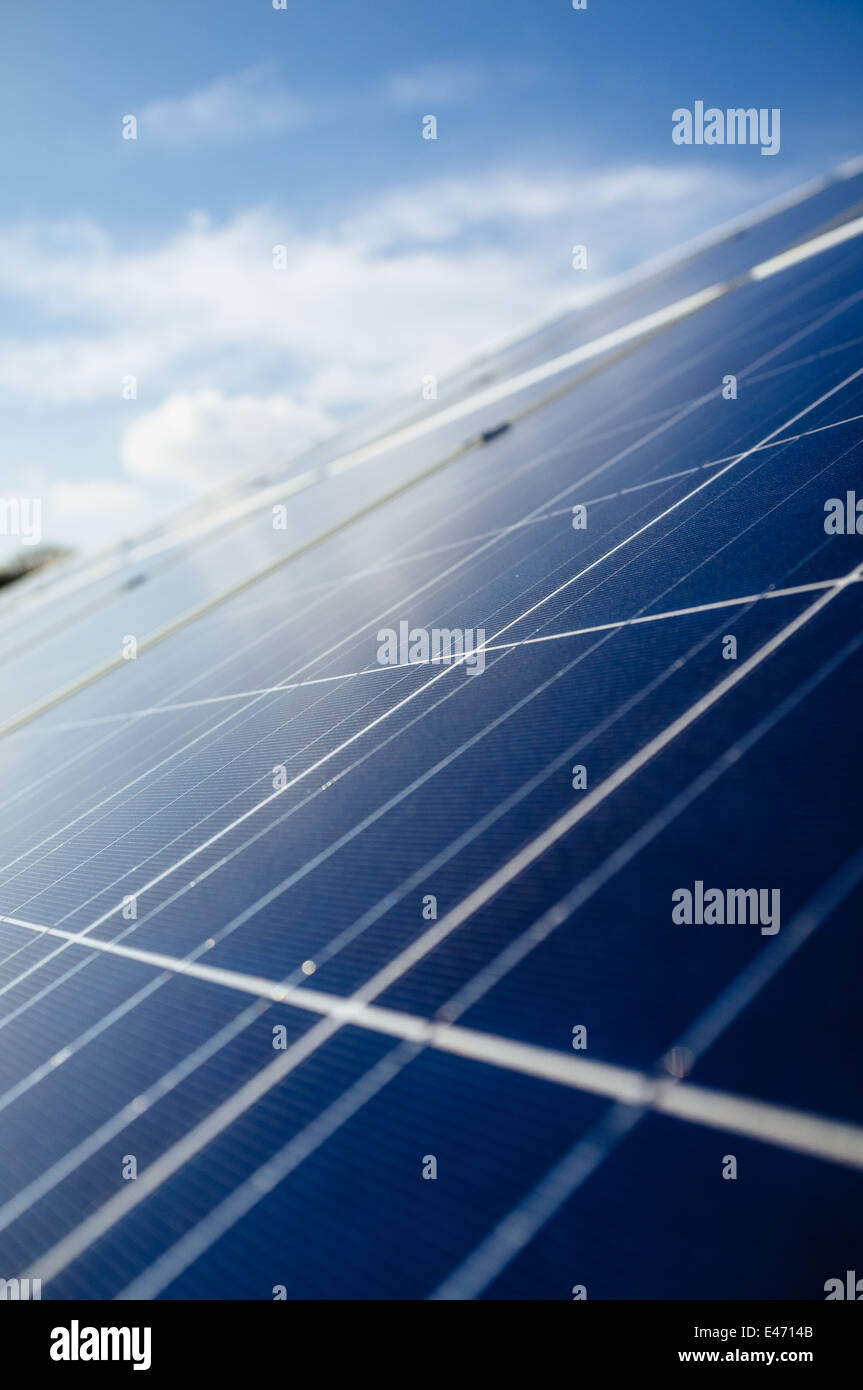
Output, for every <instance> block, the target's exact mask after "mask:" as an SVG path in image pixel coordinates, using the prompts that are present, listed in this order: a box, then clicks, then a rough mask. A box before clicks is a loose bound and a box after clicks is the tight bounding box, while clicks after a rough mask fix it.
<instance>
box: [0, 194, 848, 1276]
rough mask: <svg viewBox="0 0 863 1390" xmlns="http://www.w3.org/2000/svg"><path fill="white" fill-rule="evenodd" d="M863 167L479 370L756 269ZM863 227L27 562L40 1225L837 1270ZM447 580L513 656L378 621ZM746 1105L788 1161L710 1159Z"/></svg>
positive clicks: (218, 1269) (20, 651)
mask: <svg viewBox="0 0 863 1390" xmlns="http://www.w3.org/2000/svg"><path fill="white" fill-rule="evenodd" d="M859 184H860V176H859V175H849V176H847V177H845V178H842V179H839V180H835V181H833V182H830V183H828V184H826V185H825V186H824V187H823V188H821V189H820V190H816V191H814V192H812V193H811V194H810V195H809V196H808V197H806V198H805V199H803V200H801V201H799V202H797V203H795V204H793V205H791V206H789V207H787V208H786V209H785V210H783V211H778V212H776V213H775V214H774V215H773V216H771V217H768V218H763V219H762V220H760V221H758V222H756V223H754V224H753V225H752V226H750V227H748V228H744V229H741V230H740V231H739V232H738V234H737V235H735V236H732V237H726V238H725V239H723V240H720V241H718V242H717V243H716V244H714V245H712V246H707V247H706V248H705V249H703V250H701V251H700V252H698V253H697V254H693V255H691V256H690V257H688V258H687V259H684V260H682V261H680V262H678V263H676V264H675V265H672V266H668V267H666V268H664V269H662V270H659V271H656V272H655V273H654V274H653V275H651V276H649V277H647V278H646V279H643V280H642V281H640V282H638V283H637V284H635V285H632V286H629V287H627V288H622V289H621V290H620V291H619V292H618V294H617V295H616V296H614V297H612V298H611V299H609V300H608V301H607V302H601V303H599V304H597V305H595V306H593V307H592V308H591V309H589V310H585V311H583V312H582V314H581V315H580V316H579V317H578V319H575V318H572V317H569V318H566V319H563V320H561V321H560V322H558V323H557V324H555V325H552V326H551V327H550V328H549V329H548V330H547V331H546V332H545V333H544V334H538V335H534V336H533V337H532V338H530V339H527V340H525V341H523V342H522V343H521V344H518V345H515V346H513V347H512V348H507V349H505V350H503V351H502V352H501V353H500V355H499V357H498V358H497V359H496V360H493V361H490V362H488V363H484V364H478V365H475V367H472V368H471V370H470V371H469V372H467V373H465V374H464V376H463V377H461V378H453V380H452V381H451V382H450V383H448V385H447V387H446V389H445V390H444V392H443V393H442V401H441V406H442V408H443V409H444V410H446V408H447V407H448V406H452V405H453V404H454V403H457V402H458V401H463V400H467V399H468V398H469V396H470V391H471V390H473V389H476V390H478V391H482V390H483V389H486V388H487V387H488V385H489V382H497V383H501V382H505V380H506V378H507V377H508V376H510V375H512V374H513V373H518V372H524V371H525V370H527V369H529V368H530V367H533V366H538V365H541V364H542V363H543V362H546V361H547V360H548V359H549V358H550V357H553V356H554V355H555V354H560V353H567V352H571V351H572V350H573V349H574V348H578V347H580V346H583V345H584V344H586V343H590V342H592V341H594V340H596V339H601V338H602V336H603V335H604V334H608V333H612V332H615V331H616V330H618V329H621V328H623V327H625V325H627V324H628V323H632V322H634V321H635V320H637V319H639V318H640V317H642V316H643V315H645V314H649V313H655V312H656V311H658V310H660V309H662V308H664V307H665V306H667V305H669V304H672V303H674V302H676V301H677V300H679V299H681V298H683V297H685V296H686V295H690V294H692V293H695V292H697V291H700V290H704V289H705V288H706V287H708V286H710V285H713V284H716V283H725V282H728V281H731V280H734V279H735V277H743V276H744V275H745V272H746V271H748V270H749V269H751V267H752V266H753V265H755V264H756V263H758V262H759V261H761V260H764V259H765V258H768V257H771V256H775V255H777V254H779V253H780V252H782V251H784V250H786V249H787V248H788V247H789V246H792V245H794V243H795V242H799V241H803V240H805V239H806V238H809V237H812V236H816V235H818V234H819V233H820V232H823V231H824V230H825V228H829V227H831V226H833V225H834V224H835V223H836V222H838V223H839V224H841V223H842V220H843V218H847V219H850V218H852V217H854V216H856V205H857V202H858V200H859V197H860V188H859ZM861 256H863V241H861V238H860V237H859V236H848V237H846V238H845V239H844V240H840V241H837V243H836V244H835V245H824V246H822V247H820V249H819V250H818V252H817V254H811V255H808V256H806V257H805V258H801V259H800V260H799V262H798V263H794V264H789V265H788V266H787V267H786V268H783V269H782V270H781V271H777V273H775V274H772V275H770V276H769V277H766V278H753V279H749V280H741V283H740V284H739V285H737V286H736V287H735V288H734V289H733V290H730V291H728V292H727V293H723V294H721V295H719V296H717V297H716V298H715V299H714V300H713V301H712V302H709V303H705V304H704V305H703V306H702V307H700V308H699V309H698V311H697V312H693V313H691V314H689V315H687V316H685V317H680V318H679V319H676V320H675V321H670V322H669V323H668V324H667V325H666V326H664V327H663V329H662V331H656V332H651V333H650V334H648V335H646V336H644V337H641V338H636V339H633V340H632V341H628V342H625V343H622V344H621V345H620V346H619V347H614V348H612V347H609V348H604V349H602V350H601V351H600V352H598V354H597V355H596V356H595V357H592V358H589V359H585V361H584V364H583V365H582V366H580V367H578V368H574V369H572V370H569V369H567V370H566V371H564V372H562V373H558V374H552V373H549V374H546V375H545V376H542V378H541V379H537V380H536V381H535V382H532V383H530V384H527V385H524V386H523V387H522V388H521V389H519V390H516V391H512V392H507V391H506V390H503V391H502V392H501V394H500V396H499V399H497V400H496V401H494V402H491V403H486V404H484V405H483V404H478V405H477V406H476V408H475V409H473V408H467V406H466V407H465V408H464V410H463V411H462V412H461V413H458V414H457V415H456V417H455V418H452V419H448V418H447V417H446V416H442V417H441V421H440V423H439V425H438V427H436V428H431V427H428V428H426V427H424V432H422V433H418V434H417V435H416V436H415V437H414V438H413V439H411V440H408V441H405V442H403V443H401V444H398V443H395V444H393V445H392V446H387V447H385V448H384V447H382V448H381V449H380V450H379V451H378V452H377V453H375V454H373V455H370V456H369V457H368V458H367V459H366V460H365V461H364V462H360V463H357V466H356V467H354V468H351V469H349V470H347V471H342V472H340V471H337V470H336V469H331V470H330V472H329V474H328V475H327V476H326V477H320V478H317V479H315V480H312V481H310V482H309V485H308V486H304V487H303V488H302V489H301V490H297V491H295V492H294V493H293V495H291V491H290V488H291V483H290V475H291V473H292V472H296V469H292V468H286V470H285V475H284V479H283V485H284V488H285V503H284V505H285V507H286V521H287V526H286V528H285V529H284V530H281V529H276V528H274V526H273V514H272V503H273V500H274V498H275V499H276V502H277V500H278V495H279V494H278V489H279V487H280V486H282V484H280V483H279V480H277V479H267V480H265V481H264V482H262V486H263V487H265V488H266V492H265V493H261V494H259V495H258V500H259V501H260V505H255V506H250V507H247V508H244V507H240V508H239V511H238V512H237V513H236V514H235V515H233V516H232V517H228V518H226V517H225V516H224V515H223V514H222V513H221V512H218V508H217V509H216V512H218V515H219V516H220V517H221V520H219V522H218V524H216V523H215V520H214V524H213V525H212V527H209V528H207V527H204V528H203V529H201V530H200V531H199V532H198V533H197V534H196V535H191V534H189V535H185V538H184V539H179V538H175V539H174V540H172V539H171V538H170V533H169V532H167V533H166V540H165V545H164V546H163V547H161V548H160V547H159V546H156V548H155V551H152V550H151V554H150V558H149V559H142V558H141V557H140V556H139V557H138V559H137V560H136V559H135V558H134V552H133V551H130V552H129V553H128V554H127V555H126V556H125V558H123V557H117V556H115V557H113V558H108V559H107V560H106V561H105V562H104V564H103V567H102V569H101V571H97V570H95V567H94V573H93V575H92V577H91V579H90V581H89V582H87V580H86V571H80V570H79V572H78V574H79V577H78V578H77V579H76V578H75V573H74V571H73V570H71V569H69V570H66V571H64V570H58V572H57V574H56V577H55V580H54V581H53V582H54V585H55V586H56V595H57V596H56V602H55V601H54V600H52V585H51V583H49V582H47V581H40V582H39V583H36V582H35V581H33V582H31V583H30V585H29V586H24V587H23V588H22V589H21V596H20V597H19V598H17V599H16V598H15V596H14V594H13V595H9V596H8V597H7V600H6V602H5V603H4V605H3V607H2V609H0V623H2V628H0V632H2V640H3V643H4V649H5V650H6V651H7V653H8V660H7V661H6V662H5V663H4V665H5V668H6V681H5V683H4V690H3V695H2V709H0V720H5V721H6V722H5V724H4V726H3V737H2V757H3V761H4V770H5V776H4V779H3V786H4V791H3V794H2V796H0V815H2V817H3V856H2V864H0V914H2V916H0V1115H2V1120H3V1123H2V1125H0V1250H2V1262H3V1267H4V1268H9V1269H10V1270H11V1269H13V1268H14V1269H15V1270H19V1271H21V1272H22V1273H23V1272H24V1271H27V1272H29V1273H30V1274H31V1276H32V1277H40V1278H42V1279H43V1286H44V1291H43V1296H46V1297H54V1298H106V1297H109V1298H110V1297H116V1296H126V1297H168V1298H189V1297H191V1298H264V1299H267V1298H271V1297H272V1295H273V1287H274V1286H275V1285H283V1286H284V1287H285V1289H286V1291H287V1295H288V1296H289V1297H302V1298H315V1297H323V1298H326V1297H347V1298H375V1297H378V1298H402V1297H420V1298H421V1297H492V1298H495V1297H503V1298H507V1297H510V1298H511V1297H515V1298H533V1297H552V1298H553V1297H564V1298H565V1297H568V1296H569V1291H570V1289H571V1287H572V1285H573V1284H576V1283H584V1284H586V1285H588V1286H589V1287H590V1289H591V1296H596V1297H618V1298H627V1297H650V1296H653V1297H656V1296H659V1297H668V1298H680V1297H704V1298H709V1297H717V1296H720V1295H721V1296H728V1291H729V1289H730V1290H731V1291H732V1292H733V1294H734V1295H735V1296H740V1297H792V1298H793V1297H815V1296H818V1295H819V1291H820V1288H821V1283H823V1270H824V1269H828V1268H830V1269H832V1268H834V1267H835V1268H837V1269H839V1268H845V1265H843V1264H842V1261H843V1260H846V1259H847V1251H848V1243H849V1240H851V1242H852V1244H853V1238H854V1236H855V1235H859V1230H856V1231H855V1230H854V1229H853V1217H851V1216H849V1212H852V1211H853V1210H855V1209H859V1201H857V1203H856V1207H855V1201H854V1199H855V1196H857V1197H859V1181H860V1179H859V1170H860V1168H861V1166H863V1129H861V1128H860V1124H861V1115H860V1114H859V1110H860V1102H859V1088H857V1089H855V1086H854V1078H855V1074H856V1069H855V1066H854V1062H853V1057H854V1043H855V1039H856V1020H855V1017H854V1008H853V998H852V996H851V992H850V990H849V989H848V987H847V983H846V982H847V981H848V979H849V978H850V977H851V973H852V968H853V964H854V959H855V941H854V919H855V911H856V909H857V906H858V904H859V900H860V899H859V881H860V879H861V878H863V861H861V860H860V847H859V840H858V833H857V824H858V823H859V815H858V813H859V806H858V802H859V790H858V788H857V785H856V779H855V776H854V767H853V761H852V760H850V759H849V758H848V756H847V749H848V747H849V746H853V738H854V730H855V719H856V706H857V703H858V702H857V701H856V700H855V698H854V691H855V687H856V684H857V682H858V681H859V677H860V672H861V661H863V650H861V649H863V637H861V635H860V630H859V628H860V624H859V605H860V601H861V599H860V592H861V591H860V586H859V584H858V582H857V579H858V575H857V567H859V566H861V565H863V548H861V542H860V540H859V538H858V537H857V536H856V534H853V535H843V536H831V535H828V534H827V533H826V532H825V527H824V515H825V512H824V503H825V501H826V500H827V499H829V498H832V497H840V498H844V496H845V493H846V491H848V490H853V489H854V487H855V485H856V481H857V470H858V469H859V458H860V453H859V441H860V439H861V434H863V431H861V423H863V404H861V401H863V376H861V375H859V373H860V372H861V370H863V369H861V368H860V366H859V359H860V353H859V348H860V343H861V341H863V298H861V294H860V291H859V288H858V287H859V280H860V265H861ZM477 373H478V374H479V376H480V377H482V378H483V379H482V380H477V379H476V376H477ZM729 374H732V375H733V376H734V377H736V380H737V387H738V389H737V395H736V398H735V399H726V398H724V397H723V394H722V384H723V380H724V379H726V378H727V376H728V375H729ZM407 419H408V415H407V413H406V411H405V408H404V406H399V407H394V408H393V412H392V414H391V415H390V416H389V417H387V416H386V415H385V414H383V413H381V414H379V415H378V416H377V417H374V421H371V422H367V423H366V424H365V425H362V426H358V427H356V429H355V431H354V433H353V435H351V434H350V432H348V433H347V434H346V435H345V436H344V437H343V439H342V440H341V442H340V443H339V444H336V445H333V446H329V452H328V448H327V447H325V446H322V447H321V448H320V449H319V450H318V451H317V453H316V454H315V455H314V465H313V466H315V467H318V466H321V467H323V466H326V465H327V464H336V465H337V464H338V460H339V458H340V457H343V456H344V454H345V453H346V452H347V451H349V450H350V449H351V448H355V447H357V446H358V445H359V444H361V443H362V442H363V441H364V438H365V436H364V435H363V430H366V431H368V432H371V431H373V428H378V427H379V428H380V429H381V431H383V432H384V433H385V432H386V431H387V430H397V429H399V428H401V427H403V426H404V425H405V423H406V421H407ZM500 423H508V424H509V428H508V429H507V430H506V431H505V432H502V433H500V434H499V435H497V436H496V437H495V438H493V439H491V440H489V442H487V443H483V442H482V441H481V440H480V439H479V437H478V436H479V435H481V434H482V432H483V431H486V430H491V429H492V428H493V427H494V426H495V425H496V424H500ZM340 451H341V452H340ZM299 466H300V465H298V467H299ZM274 489H275V491H274ZM262 499H263V500H262ZM233 500H234V502H236V500H237V499H233ZM223 501H224V499H223ZM219 505H220V506H221V505H222V503H220V504H219ZM578 506H582V507H584V508H585V509H586V519H587V525H586V527H584V528H577V527H574V525H573V516H574V514H573V508H574V507H578ZM216 512H214V518H215V515H216ZM310 541H311V542H313V543H311V544H310V543H309V542H310ZM145 549H146V547H141V551H142V553H143V551H144V550H145ZM135 575H139V577H140V581H141V582H136V583H134V584H131V585H130V584H129V582H128V581H129V580H130V578H134V577H135ZM402 622H404V623H407V624H408V625H409V626H410V627H413V628H427V629H430V628H447V629H460V630H464V629H469V630H470V631H471V632H472V633H474V634H476V633H479V632H481V633H482V634H483V636H482V638H481V639H478V640H481V641H482V642H483V644H484V646H483V652H482V655H483V665H484V669H483V670H482V671H481V672H476V673H474V674H471V672H470V669H469V666H467V665H466V664H465V663H462V664H456V665H453V664H446V663H443V664H442V663H437V664H435V663H431V664H428V663H426V664H424V663H422V662H410V661H408V662H402V663H401V664H398V665H395V666H387V665H381V664H380V662H379V661H378V647H379V644H380V641H381V637H380V634H381V631H382V630H384V629H387V628H394V629H398V627H399V624H400V623H402ZM153 634H157V635H158V640H157V641H151V640H148V639H150V638H151V637H152V635H153ZM128 635H133V636H137V638H138V639H139V641H140V646H141V650H140V653H139V655H138V657H137V659H135V660H129V661H124V660H122V658H119V657H118V654H119V652H120V649H121V644H122V643H123V642H124V641H125V640H126V639H127V637H128ZM731 638H733V639H734V641H735V642H736V658H735V659H733V660H727V659H726V656H727V655H728V643H729V639H731ZM579 768H582V769H583V776H582V779H581V781H579V777H578V776H577V775H576V774H577V769H579ZM696 881H701V882H703V883H704V884H706V885H708V884H709V885H713V884H722V885H725V884H729V885H737V884H740V885H751V884H759V885H763V886H764V887H765V888H770V889H773V888H778V889H779V890H780V892H781V904H782V907H781V928H780V930H779V931H778V932H777V933H776V934H771V935H765V934H762V933H761V932H760V931H759V929H758V926H757V925H755V926H745V927H744V926H724V927H710V926H697V925H692V926H683V925H680V924H676V923H674V922H672V919H671V895H672V893H673V892H674V891H675V890H676V889H678V888H679V887H680V886H681V885H683V886H692V885H693V884H694V883H695V882H696ZM578 1028H584V1029H586V1034H587V1039H588V1046H587V1049H586V1050H580V1049H579V1050H576V1049H575V1048H574V1047H573V1038H574V1030H576V1029H578ZM279 1030H282V1031H281V1034H279ZM274 1042H278V1043H281V1044H283V1045H282V1046H274ZM727 1153H733V1154H734V1155H735V1156H736V1157H737V1159H738V1163H739V1164H740V1166H741V1170H745V1172H746V1182H745V1183H740V1184H736V1183H721V1182H719V1181H716V1182H708V1180H707V1179H706V1177H705V1174H708V1173H715V1174H718V1173H719V1171H720V1165H721V1162H722V1161H723V1155H725V1154H727ZM129 1155H134V1156H135V1158H136V1161H137V1165H138V1174H139V1176H138V1178H137V1180H136V1181H135V1182H124V1181H123V1177H122V1168H123V1164H124V1163H125V1162H126V1161H127V1157H128V1156H129ZM431 1156H433V1157H434V1159H435V1161H436V1163H437V1180H436V1181H434V1182H431V1181H429V1182H427V1181H423V1178H422V1170H423V1166H424V1165H427V1164H428V1162H429V1159H430V1157H431ZM801 1193H802V1194H804V1195H803V1196H801V1195H800V1194H801ZM789 1210H793V1212H794V1221H793V1239H791V1238H790V1237H789V1235H788V1232H787V1228H788V1226H789V1223H788V1212H789ZM693 1231H698V1243H697V1248H693V1244H692V1232H693ZM741 1251H743V1252H744V1254H745V1258H742V1257H741ZM819 1281H820V1282H819Z"/></svg>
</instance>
